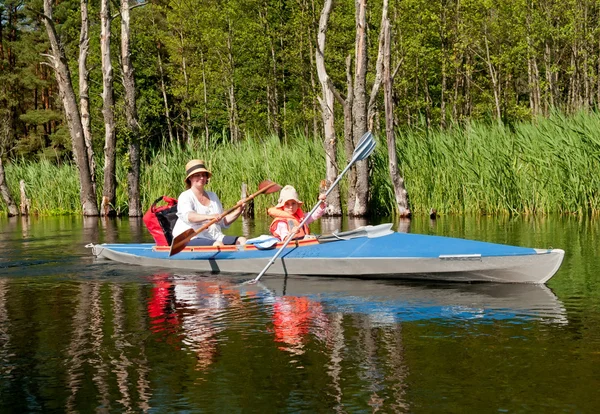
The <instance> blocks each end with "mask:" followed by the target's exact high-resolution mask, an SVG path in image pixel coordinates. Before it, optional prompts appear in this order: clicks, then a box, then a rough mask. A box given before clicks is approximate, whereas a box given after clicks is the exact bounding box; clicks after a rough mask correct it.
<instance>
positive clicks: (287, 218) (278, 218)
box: [267, 207, 310, 240]
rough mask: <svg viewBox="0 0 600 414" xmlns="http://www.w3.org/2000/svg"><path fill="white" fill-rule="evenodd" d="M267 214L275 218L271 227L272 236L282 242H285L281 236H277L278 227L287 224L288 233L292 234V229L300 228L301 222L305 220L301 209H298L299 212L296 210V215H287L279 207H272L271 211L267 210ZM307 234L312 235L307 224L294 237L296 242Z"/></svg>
mask: <svg viewBox="0 0 600 414" xmlns="http://www.w3.org/2000/svg"><path fill="white" fill-rule="evenodd" d="M267 213H268V214H269V215H270V216H271V217H274V218H275V219H274V220H273V221H272V222H271V225H270V226H269V231H270V232H271V234H272V235H273V236H275V237H277V238H279V239H280V240H283V239H282V238H281V237H280V236H279V234H277V225H278V224H279V223H285V224H287V226H288V231H290V232H291V231H292V228H294V227H297V226H299V225H300V222H301V221H302V220H304V212H303V211H302V209H301V208H299V207H298V210H296V213H295V214H290V213H287V212H285V211H283V210H281V209H279V208H277V207H271V208H270V209H269V210H267ZM307 234H310V230H309V228H308V226H307V225H306V224H304V225H303V226H302V227H301V228H300V229H298V231H297V232H296V234H295V235H294V240H296V239H302V238H303V237H304V236H306V235H307Z"/></svg>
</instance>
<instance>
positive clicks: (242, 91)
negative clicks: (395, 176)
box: [0, 0, 600, 215]
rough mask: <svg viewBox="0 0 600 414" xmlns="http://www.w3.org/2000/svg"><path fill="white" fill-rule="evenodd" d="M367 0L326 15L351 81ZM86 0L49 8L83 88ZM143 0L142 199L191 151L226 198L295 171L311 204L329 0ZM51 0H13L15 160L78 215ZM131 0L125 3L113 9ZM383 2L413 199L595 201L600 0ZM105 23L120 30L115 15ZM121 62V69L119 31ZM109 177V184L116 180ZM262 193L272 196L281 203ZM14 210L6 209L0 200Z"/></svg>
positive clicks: (379, 128) (342, 4)
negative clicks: (54, 59)
mask: <svg viewBox="0 0 600 414" xmlns="http://www.w3.org/2000/svg"><path fill="white" fill-rule="evenodd" d="M100 3H101V2H100V1H90V2H89V4H87V1H86V4H87V7H89V23H90V26H89V28H90V31H89V55H88V62H87V63H88V68H89V102H90V114H89V115H90V120H91V132H92V144H93V153H94V158H95V160H96V165H97V166H98V168H97V170H96V171H95V182H96V183H102V182H103V166H104V163H105V161H104V156H105V153H104V152H105V149H104V147H105V135H106V128H105V117H104V115H105V114H104V113H103V110H105V107H104V105H105V104H106V101H105V100H103V81H104V79H103V77H104V75H103V73H102V62H101V59H102V50H101V45H100V39H101V31H102V24H101V19H100V15H101V13H100V12H101V10H100V9H101V4H100ZM359 3H364V4H366V1H364V0H361V1H357V2H353V1H350V0H339V1H336V2H334V4H333V8H332V10H331V15H330V16H329V20H328V26H327V45H326V48H325V50H324V52H323V54H324V55H325V64H326V66H327V71H328V74H329V76H330V77H331V82H332V85H333V86H334V87H335V88H336V89H337V90H339V91H345V92H348V85H349V82H348V73H351V72H352V67H353V66H352V58H353V57H354V58H356V27H357V19H358V17H357V9H358V4H359ZM82 4H83V1H81V2H80V1H71V0H66V1H58V2H53V15H52V21H53V22H54V25H55V27H56V30H57V33H58V37H59V39H60V41H61V43H62V46H63V48H64V52H65V56H66V58H67V61H68V64H69V67H70V68H71V70H72V71H73V73H74V76H72V79H73V83H74V84H75V90H77V86H78V76H76V74H77V68H78V57H79V50H80V33H81V21H82V19H81V7H82V6H81V5H82ZM111 4H113V3H111ZM129 6H130V11H131V57H132V65H133V67H134V68H135V86H136V95H137V105H136V107H137V118H138V122H139V143H140V149H141V154H140V158H141V176H140V177H141V178H140V195H141V200H142V205H143V206H144V208H147V207H148V206H149V205H150V203H151V202H152V201H153V200H154V199H155V198H156V197H158V196H160V195H163V194H165V195H171V196H175V197H176V196H177V195H178V194H179V192H180V191H181V190H182V189H183V176H184V172H183V166H184V165H185V163H186V162H187V160H189V159H191V158H204V159H206V160H207V161H208V163H209V166H210V168H211V169H212V171H213V173H214V180H213V183H212V184H213V185H214V186H215V188H216V189H217V190H218V193H219V195H220V196H221V198H222V200H223V203H224V204H225V205H227V206H229V205H233V203H235V202H236V201H237V200H238V199H239V194H240V184H241V183H242V182H245V183H248V185H249V187H250V191H252V190H253V189H254V188H256V186H257V185H258V183H259V182H260V181H261V180H262V179H265V178H270V179H273V180H275V181H278V182H280V183H281V184H288V183H289V184H294V185H295V186H296V187H297V188H298V190H299V192H300V194H302V196H303V198H304V199H305V200H306V201H310V200H311V199H315V200H316V194H317V191H318V183H319V181H320V180H321V179H323V178H324V176H325V153H324V150H323V145H324V144H323V141H324V133H323V128H324V126H323V117H322V113H321V105H320V102H319V98H320V96H321V94H322V89H321V88H322V87H321V84H320V82H319V77H318V73H317V65H316V62H315V56H316V51H317V36H318V32H319V30H318V29H319V19H320V17H321V13H322V8H323V3H322V2H320V1H319V2H317V1H315V0H295V1H289V0H288V1H285V0H261V1H254V0H225V1H216V0H215V1H211V0H202V1H201V0H185V1H167V0H163V1H153V2H148V3H141V2H140V3H137V2H129ZM42 11H43V6H42V1H41V0H0V155H1V160H2V163H0V166H3V167H2V168H3V169H4V170H5V171H6V174H5V177H6V184H7V186H8V189H9V191H10V193H11V194H12V195H13V196H16V197H18V194H19V181H21V180H23V181H24V183H25V186H26V191H27V195H28V197H29V199H30V200H31V205H30V211H31V212H34V213H39V214H62V213H81V209H82V207H81V204H80V202H79V193H80V183H79V180H78V174H77V168H76V166H75V165H74V163H73V148H72V145H71V141H70V137H69V131H68V128H67V123H66V122H65V110H64V108H63V105H62V102H61V99H60V98H59V92H58V87H57V84H56V77H55V74H54V70H53V68H52V67H51V66H50V65H48V64H47V62H45V57H44V55H45V54H49V53H50V52H49V50H50V43H49V40H48V36H47V31H46V29H45V28H44V23H43V18H42V17H41V13H42ZM118 12H119V5H118V4H113V10H112V14H111V19H112V21H113V22H115V21H116V20H118V19H119V13H118ZM381 13H382V3H381V2H379V1H370V2H369V3H368V5H367V7H366V16H365V19H366V23H367V24H366V29H367V30H366V36H367V55H368V62H369V68H370V70H369V72H368V73H367V84H368V86H369V87H370V86H372V85H373V84H374V83H375V82H377V79H376V71H375V68H374V67H375V65H376V61H377V56H378V52H379V43H380V42H379V36H380V29H381V27H382V19H381ZM388 16H389V21H390V27H391V47H390V52H391V53H390V60H391V63H392V76H393V84H392V99H393V104H394V111H393V124H394V129H393V132H394V135H395V137H396V142H395V143H394V144H393V145H394V149H395V150H396V151H395V152H396V154H397V156H398V161H397V162H398V166H399V169H400V173H401V175H402V177H403V178H404V179H405V182H406V189H407V191H408V195H409V196H410V207H411V210H412V211H413V213H423V212H427V211H429V209H430V208H436V209H437V210H438V212H440V213H453V212H477V213H498V212H505V213H517V214H518V213H550V212H560V213H579V214H587V213H591V214H597V213H598V212H599V211H600V199H599V198H600V178H599V174H598V172H599V171H600V168H599V167H600V137H599V131H600V116H599V115H598V112H597V110H598V104H599V103H600V24H599V17H600V1H596V0H567V1H555V0H550V1H534V0H517V1H511V2H504V1H499V0H498V1H494V0H466V1H465V0H448V1H437V2H430V1H426V0H403V1H396V0H390V2H389V10H388ZM110 30H111V37H112V38H113V44H115V45H118V44H119V40H120V37H121V33H122V32H121V31H120V28H119V24H116V23H114V24H112V25H111V27H110ZM349 56H350V58H348V57H349ZM348 59H350V62H351V63H350V65H349V64H348ZM111 60H112V61H113V62H114V65H115V68H118V67H119V65H121V66H122V63H123V62H122V59H121V57H120V55H119V50H118V47H117V48H114V49H113V50H112V54H111ZM115 74H116V78H117V79H116V81H115V82H114V102H113V104H112V108H113V111H114V121H115V131H114V134H115V137H116V143H117V146H116V152H117V158H118V160H119V162H118V163H117V167H116V177H117V183H118V187H117V189H116V199H115V200H114V201H113V202H112V207H113V208H114V210H115V211H116V212H117V213H123V214H126V213H128V211H129V206H128V198H127V185H128V184H127V178H126V175H127V169H128V167H129V162H130V158H129V151H130V144H131V134H130V131H129V129H128V128H127V122H128V121H127V119H126V110H125V109H126V108H125V107H126V100H125V88H124V86H123V84H122V80H123V77H124V75H123V74H122V73H121V72H119V71H118V70H116V71H115ZM367 89H368V90H370V89H369V88H367ZM349 95H350V94H348V96H349ZM334 109H335V127H336V131H337V135H339V136H340V139H339V141H337V144H336V146H337V148H338V152H339V159H338V166H339V167H340V170H341V168H342V167H343V166H344V165H345V164H344V162H343V160H344V159H345V158H344V157H346V159H347V153H346V154H345V153H344V148H343V144H344V141H343V140H342V139H341V136H342V134H343V131H344V127H345V125H344V117H343V114H344V110H343V106H342V105H341V104H340V103H339V102H338V101H336V103H335V107H334ZM370 114H371V117H370V123H371V124H370V128H371V129H372V131H373V132H374V134H375V135H376V137H377V139H378V140H379V142H380V145H379V146H378V148H377V151H376V153H375V154H374V155H373V156H372V157H371V158H370V160H369V167H370V168H369V184H370V187H369V213H370V214H377V215H390V214H394V213H395V212H397V203H395V202H394V190H393V186H392V182H391V181H392V180H391V178H390V175H389V172H388V168H389V166H388V162H389V158H388V152H387V148H386V147H387V145H389V141H386V136H385V116H384V100H383V96H382V94H378V95H377V96H375V97H374V99H373V107H372V111H371V112H370ZM103 151H104V152H103ZM347 187H348V186H347V184H344V186H343V188H342V192H345V191H347ZM96 191H97V193H98V197H100V195H101V193H102V187H101V185H98V187H97V188H96ZM256 201H257V203H258V207H259V210H260V211H262V210H263V208H262V207H264V206H266V205H267V204H269V203H272V202H273V200H272V199H271V198H269V197H262V198H258V199H257V200H256ZM309 204H312V203H310V202H309ZM0 210H1V211H2V212H3V213H6V212H7V211H8V207H7V204H6V202H5V200H4V199H2V200H0Z"/></svg>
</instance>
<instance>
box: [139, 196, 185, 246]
mask: <svg viewBox="0 0 600 414" xmlns="http://www.w3.org/2000/svg"><path fill="white" fill-rule="evenodd" d="M160 201H164V202H165V203H167V205H166V206H160V207H157V206H156V204H157V203H158V202H160ZM143 220H144V224H146V227H147V228H148V231H150V234H151V235H152V237H154V241H155V242H156V245H157V246H170V245H171V242H172V241H173V227H174V226H175V222H176V221H177V199H175V198H171V197H167V196H160V197H158V198H157V199H156V200H155V201H154V203H152V206H151V207H150V208H149V209H148V211H146V214H144V218H143Z"/></svg>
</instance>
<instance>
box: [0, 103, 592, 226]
mask: <svg viewBox="0 0 600 414" xmlns="http://www.w3.org/2000/svg"><path fill="white" fill-rule="evenodd" d="M599 132H600V115H599V114H597V113H578V114H576V115H574V116H570V117H567V116H564V115H562V114H560V113H555V114H552V115H551V116H550V117H549V118H547V119H537V120H535V122H532V123H520V124H515V125H510V126H506V125H498V124H495V123H494V124H489V123H483V122H472V123H470V124H468V125H466V126H453V127H452V128H449V129H447V130H444V131H441V130H432V129H427V128H424V127H413V128H405V129H400V130H398V131H397V136H396V142H397V148H396V150H397V153H398V160H399V164H400V170H401V172H402V174H403V176H404V178H405V183H406V188H407V190H408V193H409V196H410V206H411V209H412V211H413V213H415V214H424V213H425V212H427V211H428V210H429V209H430V208H436V209H437V210H438V212H440V213H442V214H449V213H478V214H522V213H525V214H530V213H551V212H558V213H575V214H598V213H599V212H600V136H599ZM377 139H378V140H379V145H378V146H377V149H376V151H375V153H374V154H373V155H372V156H371V157H370V158H369V163H370V165H371V167H372V168H371V176H370V183H371V194H370V211H371V212H372V214H374V215H377V216H388V215H391V214H393V213H394V210H395V208H394V205H395V203H394V193H393V189H392V187H391V180H390V178H389V173H388V161H387V148H386V144H385V137H383V136H380V137H377ZM216 141H217V139H216V138H215V139H213V141H211V142H210V143H208V144H206V143H205V142H204V141H203V140H202V139H200V140H197V141H193V142H192V143H191V144H187V145H179V144H173V145H170V146H167V147H165V148H163V149H161V150H158V151H156V152H155V153H153V154H151V156H150V157H149V158H150V162H149V163H148V164H146V165H144V166H143V168H142V177H141V188H140V193H141V197H142V205H143V207H144V209H146V208H148V207H149V205H150V204H151V202H152V201H153V200H154V199H156V198H157V197H159V196H161V195H169V196H172V197H177V196H178V195H179V194H180V193H181V192H182V191H183V190H184V189H185V186H184V182H183V179H184V177H185V174H184V167H185V164H186V163H187V162H188V161H189V160H190V159H194V158H198V159H204V160H205V161H206V162H207V164H208V167H209V169H210V170H211V171H212V173H213V177H212V179H211V181H210V183H209V187H208V188H209V189H211V190H213V191H215V192H216V193H217V194H218V195H219V197H220V198H221V201H222V202H223V205H224V207H225V208H227V207H229V206H232V205H233V204H235V203H236V202H237V201H238V200H239V198H240V191H241V190H240V186H241V183H247V184H248V187H249V188H248V190H249V192H250V193H253V192H255V191H256V190H257V188H258V185H259V183H260V182H261V181H262V180H264V179H270V180H273V181H276V182H278V183H279V184H281V185H285V184H292V185H294V186H295V187H296V189H297V190H298V192H299V194H300V197H301V198H302V199H303V201H305V202H306V203H307V206H309V207H307V208H310V207H312V205H313V204H314V203H315V202H316V199H317V194H318V186H319V182H320V180H321V179H323V178H324V176H325V166H324V164H325V163H324V153H323V148H322V142H321V141H320V140H313V139H309V138H306V137H304V136H303V135H302V134H296V135H295V136H294V137H292V138H290V139H289V140H288V143H287V144H284V143H281V142H280V141H279V139H277V137H274V136H270V137H246V139H245V140H243V141H242V142H240V143H236V144H231V143H227V144H217V143H216ZM339 155H340V157H339V160H338V165H339V167H340V170H341V169H342V168H343V167H344V166H345V165H346V160H345V159H344V156H343V151H342V148H341V143H340V151H339ZM5 166H6V174H7V181H8V183H9V186H10V190H11V193H12V195H13V197H14V198H15V199H17V200H18V198H19V180H21V179H23V180H25V182H26V185H27V194H28V197H29V198H30V199H31V202H32V211H33V212H34V213H38V214H64V213H81V207H80V205H79V204H80V203H79V184H78V179H77V171H76V169H75V167H74V166H73V165H61V166H56V165H53V164H52V163H50V162H48V161H40V162H37V163H33V162H28V161H20V160H13V161H12V162H10V163H6V164H5ZM99 172H100V176H99V177H98V178H97V180H98V183H99V186H101V183H102V177H101V171H99ZM117 180H118V190H117V202H116V204H117V205H116V206H115V207H116V209H117V211H119V212H123V213H126V212H127V180H126V171H125V170H124V168H123V167H122V166H119V167H118V168H117ZM341 187H342V192H343V194H345V189H346V184H345V180H342V183H341ZM98 192H99V194H100V193H101V189H99V190H98ZM276 199H277V194H270V195H262V196H259V197H257V198H256V199H255V208H256V212H257V214H260V215H264V214H265V211H266V209H267V207H268V206H270V205H272V204H274V203H275V202H276ZM17 202H18V201H17ZM0 211H2V212H4V214H6V206H5V205H4V202H3V201H0Z"/></svg>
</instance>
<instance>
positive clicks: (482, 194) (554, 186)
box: [376, 113, 600, 214]
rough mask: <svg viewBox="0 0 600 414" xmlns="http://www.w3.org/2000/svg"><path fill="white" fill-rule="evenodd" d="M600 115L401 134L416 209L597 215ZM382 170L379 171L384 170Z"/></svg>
mask: <svg viewBox="0 0 600 414" xmlns="http://www.w3.org/2000/svg"><path fill="white" fill-rule="evenodd" d="M599 131H600V115H599V114H597V113H592V114H585V113H578V114H576V115H574V116H572V117H565V116H564V115H562V114H558V113H555V114H553V115H552V116H551V117H550V118H548V119H545V118H541V119H537V120H536V122H535V123H520V124H516V125H512V126H510V127H509V126H502V125H497V124H491V125H490V124H484V123H478V122H473V123H471V124H469V125H467V126H466V127H460V128H459V127H454V128H451V129H449V130H447V131H436V132H431V131H430V130H426V129H419V128H413V129H411V130H404V131H399V133H398V136H397V151H398V157H399V163H400V165H401V169H402V171H403V174H404V177H405V180H406V183H407V184H406V185H407V190H408V192H409V195H410V197H411V205H412V207H413V211H416V212H423V211H425V210H427V208H428V207H434V208H436V209H437V210H438V211H441V212H446V213H454V212H461V213H464V212H476V213H483V214H496V213H508V214H516V213H550V212H558V213H577V214H589V213H592V214H597V213H598V212H599V207H600V204H599V202H600V176H599V172H600V157H599V155H600V137H599V135H598V132H599ZM383 170H384V168H381V169H380V170H379V171H377V172H376V174H378V175H379V174H384V173H385V172H384V171H383Z"/></svg>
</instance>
